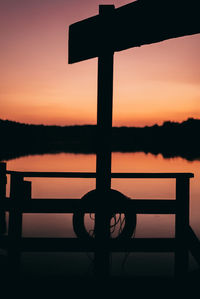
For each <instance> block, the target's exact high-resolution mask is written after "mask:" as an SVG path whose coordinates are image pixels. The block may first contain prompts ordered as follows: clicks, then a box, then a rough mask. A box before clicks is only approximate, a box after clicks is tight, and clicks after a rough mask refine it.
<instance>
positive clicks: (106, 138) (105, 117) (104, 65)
mask: <svg viewBox="0 0 200 299" xmlns="http://www.w3.org/2000/svg"><path fill="white" fill-rule="evenodd" d="M113 11H114V5H100V6H99V14H100V16H102V18H103V26H105V28H106V30H105V31H104V32H107V36H104V41H103V44H102V49H101V54H100V56H99V57H98V95H97V97H98V99H97V130H98V149H97V162H96V173H97V178H96V189H97V194H98V195H97V197H98V198H97V206H98V210H97V212H96V214H95V238H96V251H95V269H94V270H95V276H96V277H97V278H98V279H106V278H107V277H108V276H109V266H110V253H109V250H108V241H109V237H110V218H109V213H108V207H109V203H108V202H107V200H108V198H107V191H108V190H109V189H110V187H111V137H112V136H111V133H112V102H113V55H114V53H113V51H112V49H111V48H110V46H109V36H110V34H109V16H110V14H112V12H113Z"/></svg>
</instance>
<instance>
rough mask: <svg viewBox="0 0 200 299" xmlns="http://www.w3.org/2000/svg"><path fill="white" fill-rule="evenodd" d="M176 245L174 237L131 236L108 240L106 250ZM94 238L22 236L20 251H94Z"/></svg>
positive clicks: (166, 249)
mask: <svg viewBox="0 0 200 299" xmlns="http://www.w3.org/2000/svg"><path fill="white" fill-rule="evenodd" d="M0 242H1V248H5V249H6V248H7V247H8V246H9V245H10V242H12V241H10V240H9V238H8V237H7V236H4V237H0ZM175 247H176V241H175V239H174V238H133V239H129V240H126V241H124V240H115V239H110V240H109V241H108V250H110V251H112V252H126V251H127V252H173V251H174V250H175ZM95 248H96V242H95V239H94V240H87V241H85V240H81V239H78V238H22V239H21V241H20V250H21V251H22V252H72V251H73V252H90V251H91V252H92V251H95Z"/></svg>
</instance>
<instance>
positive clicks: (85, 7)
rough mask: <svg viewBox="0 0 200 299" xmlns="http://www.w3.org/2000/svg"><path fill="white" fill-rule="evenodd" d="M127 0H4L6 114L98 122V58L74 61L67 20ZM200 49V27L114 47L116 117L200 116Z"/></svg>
mask: <svg viewBox="0 0 200 299" xmlns="http://www.w3.org/2000/svg"><path fill="white" fill-rule="evenodd" d="M129 2H132V1H128V0H111V1H108V0H107V1H106V0H73V1H72V0H71V1H70V0H34V1H32V0H0V118H2V119H9V120H15V121H20V122H26V123H35V124H41V123H42V124H57V125H74V124H95V123H96V109H97V59H91V60H87V61H84V62H81V63H77V64H72V65H69V64H68V61H67V59H68V55H67V50H68V44H67V40H68V27H69V25H70V24H72V23H74V22H77V21H79V20H82V19H85V18H87V17H90V16H92V15H95V14H97V13H98V5H99V4H114V5H115V7H119V6H121V5H124V4H127V3H129ZM141 21H142V20H141ZM138 26H139V24H138ZM199 53H200V35H199V34H197V35H193V36H187V37H182V38H178V39H171V40H168V41H165V42H161V43H157V44H154V45H148V46H142V47H140V48H134V49H129V50H126V51H123V52H120V53H115V65H114V106H113V107H114V108H113V125H115V126H121V125H128V126H144V125H152V124H154V123H159V124H161V123H162V122H163V121H166V120H171V121H182V120H185V119H187V118H188V117H195V118H200V88H199V83H200V54H199Z"/></svg>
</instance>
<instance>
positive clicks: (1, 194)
mask: <svg viewBox="0 0 200 299" xmlns="http://www.w3.org/2000/svg"><path fill="white" fill-rule="evenodd" d="M6 183H7V177H6V163H3V162H1V163H0V200H4V199H5V198H6ZM5 233H6V214H5V212H4V211H0V235H1V234H5Z"/></svg>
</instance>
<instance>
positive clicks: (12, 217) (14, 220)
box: [8, 174, 31, 279]
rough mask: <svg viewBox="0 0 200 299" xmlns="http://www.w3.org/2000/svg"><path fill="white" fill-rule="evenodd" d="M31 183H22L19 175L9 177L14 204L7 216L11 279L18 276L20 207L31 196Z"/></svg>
mask: <svg viewBox="0 0 200 299" xmlns="http://www.w3.org/2000/svg"><path fill="white" fill-rule="evenodd" d="M30 192H31V182H24V180H23V177H22V176H21V175H16V174H14V175H11V185H10V198H11V200H12V201H13V203H14V207H13V208H12V210H11V211H10V214H9V226H8V238H9V249H8V262H9V271H10V275H11V276H12V277H13V279H16V276H19V270H20V257H21V250H20V246H21V244H20V241H21V237H22V211H21V208H20V206H21V205H22V203H23V201H24V200H26V199H29V198H30V196H31V194H30Z"/></svg>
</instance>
